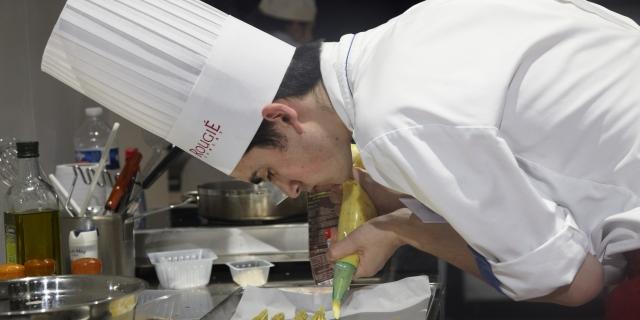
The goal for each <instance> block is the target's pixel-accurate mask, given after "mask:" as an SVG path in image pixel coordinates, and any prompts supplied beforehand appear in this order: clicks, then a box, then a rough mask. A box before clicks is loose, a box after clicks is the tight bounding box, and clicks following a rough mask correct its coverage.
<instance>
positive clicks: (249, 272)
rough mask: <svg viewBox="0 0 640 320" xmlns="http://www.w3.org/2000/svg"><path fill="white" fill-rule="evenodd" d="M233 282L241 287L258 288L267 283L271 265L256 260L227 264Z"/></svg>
mask: <svg viewBox="0 0 640 320" xmlns="http://www.w3.org/2000/svg"><path fill="white" fill-rule="evenodd" d="M227 266H229V269H230V270H231V277H232V278H233V281H234V282H235V283H237V284H238V285H239V286H241V287H243V288H244V287H247V286H253V287H259V286H262V285H264V284H265V283H267V280H268V279H269V270H270V269H271V267H273V264H272V263H271V262H269V261H266V260H261V259H256V260H250V261H239V262H229V263H227Z"/></svg>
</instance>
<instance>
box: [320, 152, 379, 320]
mask: <svg viewBox="0 0 640 320" xmlns="http://www.w3.org/2000/svg"><path fill="white" fill-rule="evenodd" d="M351 155H352V160H353V166H354V167H357V168H363V166H362V160H361V159H360V153H359V152H358V149H357V148H356V147H355V145H351ZM375 216H376V209H375V206H374V205H373V202H371V199H370V198H369V196H368V195H367V193H366V192H365V191H364V189H362V187H360V185H359V184H358V183H357V182H356V181H354V180H347V181H345V182H344V183H343V184H342V205H341V207H340V217H339V218H338V240H342V239H344V238H346V237H347V235H348V234H349V233H351V232H352V231H353V230H355V229H356V228H358V227H359V226H360V225H362V224H363V223H364V222H365V221H367V220H368V219H371V218H373V217H375ZM359 262H360V259H359V257H358V255H357V254H352V255H349V256H346V257H344V258H342V259H340V260H338V261H337V262H336V264H335V265H334V267H333V294H332V303H331V306H332V308H333V316H334V317H335V318H336V319H340V309H341V307H342V300H343V299H344V297H345V296H346V293H347V291H349V286H351V281H352V279H353V274H354V273H355V272H356V269H357V268H358V263H359Z"/></svg>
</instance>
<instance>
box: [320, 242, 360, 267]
mask: <svg viewBox="0 0 640 320" xmlns="http://www.w3.org/2000/svg"><path fill="white" fill-rule="evenodd" d="M357 251H358V246H357V245H356V243H355V242H353V241H351V239H349V238H346V239H343V240H340V241H335V242H331V247H329V251H328V252H327V259H329V261H330V262H335V261H336V260H338V259H340V258H343V257H346V256H348V255H351V254H354V253H356V252H357Z"/></svg>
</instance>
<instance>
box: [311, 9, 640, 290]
mask: <svg viewBox="0 0 640 320" xmlns="http://www.w3.org/2000/svg"><path fill="white" fill-rule="evenodd" d="M321 71H322V78H323V82H324V85H325V87H326V89H327V91H328V94H329V97H330V100H331V102H332V104H333V106H334V108H335V110H336V111H337V113H338V115H339V116H340V118H341V119H342V121H343V122H344V124H345V125H346V126H348V127H349V129H351V130H352V131H353V138H354V140H355V142H356V144H357V145H358V147H359V148H360V150H361V154H362V159H363V161H364V164H365V167H366V168H367V170H368V172H369V173H370V174H371V176H372V177H373V179H374V180H376V181H377V182H379V183H381V184H382V185H384V186H387V187H389V188H391V189H394V190H397V191H399V192H403V193H406V194H410V195H412V196H413V197H415V198H416V199H417V200H419V201H420V202H421V203H422V204H424V205H426V206H427V207H429V208H430V209H432V210H433V211H435V212H437V213H438V214H440V215H441V216H443V217H444V218H445V219H446V220H447V221H448V222H449V223H450V224H451V225H452V227H453V228H455V230H456V231H457V232H458V233H460V235H461V236H462V237H463V238H464V239H465V240H466V241H467V242H468V244H469V246H470V247H471V248H472V249H473V252H474V254H475V255H476V259H477V262H478V265H479V267H480V269H481V271H482V274H483V277H484V278H485V279H486V280H487V281H488V282H489V283H490V284H492V285H494V286H495V287H496V288H497V289H498V290H500V291H502V292H503V293H504V294H506V295H508V296H509V297H511V298H513V299H516V300H521V299H529V298H532V297H538V296H542V295H545V294H548V293H550V292H552V291H553V290H554V289H556V288H558V287H560V286H563V285H566V284H569V283H571V282H572V280H573V278H574V277H575V275H576V272H577V271H578V269H579V267H580V266H581V264H582V262H583V260H584V259H585V256H586V254H587V253H591V254H594V255H596V256H597V257H598V258H599V259H600V261H601V262H602V263H603V264H604V265H605V272H606V278H607V281H616V278H618V277H620V274H621V271H622V269H623V267H624V264H625V261H624V259H623V258H622V256H621V254H620V252H623V251H627V250H630V249H634V248H640V236H639V233H640V93H639V92H640V28H639V27H638V25H636V24H635V23H634V22H632V21H631V20H629V19H628V18H626V17H623V16H620V15H618V14H616V13H613V12H610V11H608V10H606V9H604V8H602V7H600V6H598V5H595V4H592V3H589V2H586V1H581V0H564V1H562V0H429V1H426V2H423V3H420V4H418V5H416V6H414V7H413V8H411V9H409V10H408V11H407V12H406V13H404V14H402V15H400V16H398V17H396V18H394V19H392V20H390V21H389V22H387V23H386V24H384V25H381V26H379V27H377V28H374V29H372V30H369V31H366V32H362V33H358V34H356V35H345V36H343V37H342V38H341V39H340V41H339V42H338V43H325V44H324V45H323V47H322V53H321Z"/></svg>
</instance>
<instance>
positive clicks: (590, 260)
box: [387, 210, 603, 306]
mask: <svg viewBox="0 0 640 320" xmlns="http://www.w3.org/2000/svg"><path fill="white" fill-rule="evenodd" d="M387 221H388V228H389V229H390V230H392V232H393V233H394V234H395V235H396V236H397V237H398V238H399V239H400V241H401V243H403V244H408V245H411V246H413V247H415V248H417V249H419V250H422V251H424V252H427V253H430V254H432V255H434V256H437V257H439V258H441V259H443V260H445V261H447V262H448V263H450V264H452V265H454V266H456V267H458V268H460V269H461V270H463V271H465V272H467V273H470V274H472V275H475V276H476V277H479V278H481V276H480V271H479V269H478V265H477V264H476V260H475V258H474V255H473V254H472V251H471V250H470V249H469V246H468V244H467V242H466V241H465V240H464V239H462V237H460V235H459V234H458V233H457V232H456V231H455V230H454V229H453V228H452V227H451V226H450V225H449V224H444V223H422V221H421V220H420V219H419V218H418V217H416V216H415V215H413V214H411V213H410V212H409V211H408V210H398V211H396V212H394V213H392V214H391V215H390V216H389V217H388V218H387ZM602 288H603V268H602V265H601V264H600V262H598V260H597V259H596V258H595V257H594V256H592V255H589V254H587V256H586V258H585V261H584V262H583V264H582V267H581V268H580V269H579V271H578V273H577V275H576V276H575V278H574V280H573V282H572V283H571V284H569V285H566V286H563V287H560V288H558V289H557V290H555V291H554V292H552V293H550V294H548V295H546V296H544V297H539V298H535V299H532V300H529V301H534V302H547V303H555V304H560V305H565V306H579V305H582V304H585V303H587V302H589V301H591V300H592V299H593V298H595V297H596V296H597V295H598V294H599V293H600V291H601V290H602Z"/></svg>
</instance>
